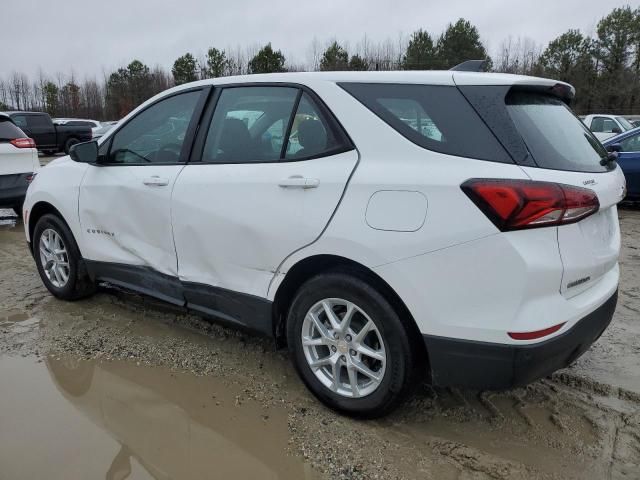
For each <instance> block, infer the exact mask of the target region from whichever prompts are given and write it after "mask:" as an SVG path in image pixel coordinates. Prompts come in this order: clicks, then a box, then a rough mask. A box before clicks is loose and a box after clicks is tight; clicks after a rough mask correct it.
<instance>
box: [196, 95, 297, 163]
mask: <svg viewBox="0 0 640 480" xmlns="http://www.w3.org/2000/svg"><path fill="white" fill-rule="evenodd" d="M297 98H298V89H296V88H290V87H233V88H225V89H223V90H222V92H221V93H220V98H219V99H218V103H217V105H216V109H215V112H214V114H213V118H212V119H211V125H210V126H209V131H208V134H207V140H206V142H205V146H204V151H203V154H202V161H203V162H209V163H250V162H275V161H278V160H280V156H281V153H282V144H283V142H284V135H285V133H286V132H285V131H286V129H287V126H288V124H289V119H290V118H291V114H292V112H293V109H294V107H295V103H296V100H297Z"/></svg>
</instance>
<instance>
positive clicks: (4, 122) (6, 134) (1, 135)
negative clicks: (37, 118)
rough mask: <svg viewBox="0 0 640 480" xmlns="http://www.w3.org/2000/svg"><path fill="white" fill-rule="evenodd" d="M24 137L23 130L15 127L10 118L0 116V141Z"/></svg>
mask: <svg viewBox="0 0 640 480" xmlns="http://www.w3.org/2000/svg"><path fill="white" fill-rule="evenodd" d="M25 137H26V135H25V134H24V132H23V131H22V130H20V129H19V128H18V127H16V126H15V125H14V124H13V122H12V121H11V120H9V119H8V118H3V117H0V142H6V141H9V140H13V139H16V138H25Z"/></svg>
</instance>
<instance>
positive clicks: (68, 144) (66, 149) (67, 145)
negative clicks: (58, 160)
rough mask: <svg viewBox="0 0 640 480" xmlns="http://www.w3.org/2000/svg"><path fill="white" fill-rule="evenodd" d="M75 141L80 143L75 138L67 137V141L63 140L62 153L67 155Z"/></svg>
mask: <svg viewBox="0 0 640 480" xmlns="http://www.w3.org/2000/svg"><path fill="white" fill-rule="evenodd" d="M76 143H80V142H79V141H78V139H77V138H69V139H67V141H66V142H64V153H65V154H66V155H69V150H71V147H73V146H74V145H75V144H76Z"/></svg>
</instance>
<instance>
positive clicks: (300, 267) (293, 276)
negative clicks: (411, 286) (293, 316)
mask: <svg viewBox="0 0 640 480" xmlns="http://www.w3.org/2000/svg"><path fill="white" fill-rule="evenodd" d="M329 271H344V272H346V273H349V274H351V275H354V276H357V277H359V278H360V279H362V280H364V281H366V282H367V283H369V284H370V285H371V286H373V287H374V288H376V289H377V290H378V291H379V292H380V293H381V294H382V295H383V296H384V297H385V298H386V299H387V301H388V302H389V303H390V304H391V305H392V307H393V308H394V310H395V311H396V313H397V314H398V315H399V316H401V317H403V318H405V319H406V320H407V322H406V324H407V325H408V327H409V329H410V332H409V336H410V338H411V339H413V340H415V347H416V348H417V351H418V352H419V354H420V355H421V356H422V358H424V359H425V360H426V361H428V354H427V351H426V348H425V345H424V342H423V341H422V334H421V333H420V330H419V329H418V324H417V323H416V321H415V319H414V318H413V315H411V312H410V311H409V309H408V308H407V306H406V305H405V303H404V302H403V301H402V299H401V298H400V296H399V295H398V294H397V293H396V291H395V290H394V289H393V287H391V285H389V284H388V283H387V282H386V281H385V280H384V279H383V278H382V277H380V275H378V274H377V273H375V272H374V271H373V270H371V269H370V268H368V267H366V266H364V265H362V264H361V263H358V262H356V261H354V260H351V259H348V258H345V257H341V256H338V255H327V254H319V255H313V256H310V257H306V258H304V259H302V260H300V261H298V262H297V263H296V264H294V265H293V266H292V267H291V268H290V269H289V271H288V272H287V273H286V275H285V277H284V279H283V280H282V282H281V283H280V285H279V286H278V289H277V290H276V293H275V297H274V300H273V333H274V336H275V339H276V342H277V344H278V346H279V347H284V346H285V345H286V333H285V332H286V322H287V313H288V311H289V307H290V306H291V303H292V301H293V299H294V297H295V295H296V293H297V291H298V289H299V288H300V287H301V286H302V284H303V283H304V282H306V281H307V280H309V279H311V278H312V277H314V276H316V275H318V274H320V273H325V272H329Z"/></svg>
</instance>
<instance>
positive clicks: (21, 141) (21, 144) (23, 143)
mask: <svg viewBox="0 0 640 480" xmlns="http://www.w3.org/2000/svg"><path fill="white" fill-rule="evenodd" d="M9 143H10V144H11V145H13V146H14V147H16V148H36V142H34V141H33V138H14V139H13V140H11V141H10V142H9Z"/></svg>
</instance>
